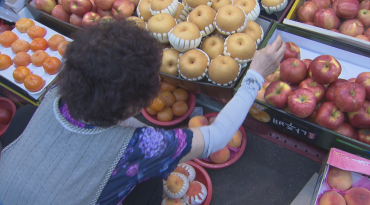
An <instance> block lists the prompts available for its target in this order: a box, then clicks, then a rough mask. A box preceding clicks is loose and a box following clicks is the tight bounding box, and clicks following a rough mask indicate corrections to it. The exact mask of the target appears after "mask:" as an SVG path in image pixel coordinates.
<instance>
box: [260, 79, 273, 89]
mask: <svg viewBox="0 0 370 205" xmlns="http://www.w3.org/2000/svg"><path fill="white" fill-rule="evenodd" d="M270 83H271V82H268V81H266V82H263V84H262V88H261V89H262V90H266V88H267V87H268V86H269V85H270Z"/></svg>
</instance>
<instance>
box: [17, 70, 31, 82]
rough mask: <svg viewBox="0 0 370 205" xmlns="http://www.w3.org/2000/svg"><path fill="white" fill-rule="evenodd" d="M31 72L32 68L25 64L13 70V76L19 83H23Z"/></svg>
mask: <svg viewBox="0 0 370 205" xmlns="http://www.w3.org/2000/svg"><path fill="white" fill-rule="evenodd" d="M30 74H31V71H30V69H28V68H27V67H25V66H19V67H18V68H16V69H15V70H14V71H13V78H14V80H15V82H17V83H23V82H24V79H26V77H27V76H29V75H30Z"/></svg>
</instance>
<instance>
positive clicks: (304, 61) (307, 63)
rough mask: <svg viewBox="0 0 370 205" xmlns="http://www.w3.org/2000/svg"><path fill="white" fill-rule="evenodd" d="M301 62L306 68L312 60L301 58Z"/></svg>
mask: <svg viewBox="0 0 370 205" xmlns="http://www.w3.org/2000/svg"><path fill="white" fill-rule="evenodd" d="M302 61H303V63H304V64H305V65H306V68H307V69H308V66H309V65H310V63H311V62H312V59H303V60H302Z"/></svg>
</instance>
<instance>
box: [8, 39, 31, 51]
mask: <svg viewBox="0 0 370 205" xmlns="http://www.w3.org/2000/svg"><path fill="white" fill-rule="evenodd" d="M10 47H11V49H12V51H13V53H15V54H17V53H18V52H27V51H28V50H30V44H29V43H28V42H27V41H25V40H22V39H18V40H15V41H14V42H13V43H12V45H11V46H10Z"/></svg>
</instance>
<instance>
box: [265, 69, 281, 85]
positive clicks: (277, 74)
mask: <svg viewBox="0 0 370 205" xmlns="http://www.w3.org/2000/svg"><path fill="white" fill-rule="evenodd" d="M281 80H282V79H281V76H280V68H279V69H277V70H276V71H275V72H274V73H273V74H270V75H268V76H267V77H266V78H265V81H269V82H275V81H281Z"/></svg>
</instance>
